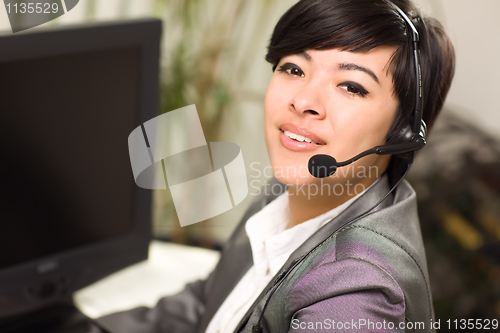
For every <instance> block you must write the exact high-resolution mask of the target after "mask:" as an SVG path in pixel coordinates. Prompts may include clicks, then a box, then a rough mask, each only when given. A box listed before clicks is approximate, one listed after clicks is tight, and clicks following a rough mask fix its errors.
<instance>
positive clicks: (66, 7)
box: [3, 0, 80, 33]
mask: <svg viewBox="0 0 500 333" xmlns="http://www.w3.org/2000/svg"><path fill="white" fill-rule="evenodd" d="M79 1H80V0H3V2H4V5H5V10H6V11H7V16H8V17H9V22H10V26H11V28H12V32H14V33H16V32H20V31H23V30H27V29H30V28H33V27H36V26H39V25H42V24H44V23H47V22H49V21H52V20H54V19H56V18H58V17H60V16H63V15H64V14H66V13H67V12H69V11H70V10H72V9H73V8H75V7H76V5H78V2H79Z"/></svg>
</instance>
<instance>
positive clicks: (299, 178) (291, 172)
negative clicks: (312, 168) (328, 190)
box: [271, 157, 320, 186]
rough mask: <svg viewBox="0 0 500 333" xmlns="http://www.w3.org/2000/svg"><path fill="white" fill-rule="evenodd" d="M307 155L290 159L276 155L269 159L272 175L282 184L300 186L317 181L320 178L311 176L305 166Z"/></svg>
mask: <svg viewBox="0 0 500 333" xmlns="http://www.w3.org/2000/svg"><path fill="white" fill-rule="evenodd" d="M308 161H309V157H307V158H305V157H304V158H302V157H301V158H299V159H297V160H291V159H290V158H284V157H277V158H274V159H272V160H271V166H272V170H273V175H274V177H275V178H276V179H277V180H278V181H279V182H280V183H282V184H285V185H289V186H300V185H307V184H312V183H318V182H319V181H320V179H318V178H315V177H313V176H312V175H311V174H310V173H309V170H308V168H307V163H308Z"/></svg>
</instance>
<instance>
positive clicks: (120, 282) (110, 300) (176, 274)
mask: <svg viewBox="0 0 500 333" xmlns="http://www.w3.org/2000/svg"><path fill="white" fill-rule="evenodd" d="M218 260H219V252H218V251H214V250H207V249H202V248H197V247H191V246H185V245H179V244H172V243H166V242H160V241H152V242H151V245H150V248H149V259H148V260H147V261H143V262H140V263H138V264H135V265H132V266H130V267H127V268H125V269H123V270H121V271H119V272H116V273H114V274H112V275H110V276H108V277H106V278H104V279H102V280H100V281H98V282H96V283H94V284H92V285H90V286H88V287H86V288H84V289H81V290H79V291H78V292H76V293H75V294H74V297H73V299H74V302H75V305H76V306H77V307H78V308H79V309H80V311H82V312H83V313H84V314H85V315H87V316H88V317H90V318H97V317H101V316H103V315H106V314H109V313H113V312H116V311H122V310H127V309H131V308H135V307H138V306H148V307H153V306H155V304H156V302H157V301H158V299H159V298H161V297H162V296H166V295H172V294H175V293H177V292H179V291H181V290H182V289H183V288H184V285H185V284H186V283H188V282H192V281H195V280H198V279H203V278H206V277H207V276H208V274H209V273H210V272H211V271H212V270H213V268H214V267H215V265H216V264H217V262H218Z"/></svg>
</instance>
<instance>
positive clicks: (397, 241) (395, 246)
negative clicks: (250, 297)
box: [94, 176, 434, 333]
mask: <svg viewBox="0 0 500 333" xmlns="http://www.w3.org/2000/svg"><path fill="white" fill-rule="evenodd" d="M388 191H389V186H388V181H387V176H383V179H381V180H380V181H379V182H378V183H377V184H375V185H374V186H373V187H371V188H370V189H369V190H368V191H367V192H366V193H365V194H364V195H362V196H361V197H360V198H359V199H358V200H356V201H355V202H354V203H353V204H351V205H350V206H349V207H348V208H347V209H346V210H345V211H344V212H342V213H341V214H340V215H339V216H337V217H336V218H335V219H333V220H332V221H330V222H329V223H327V224H326V225H324V226H323V227H322V228H321V229H320V230H318V231H317V232H316V233H314V234H313V235H312V236H311V237H310V238H309V239H307V240H306V241H305V242H304V243H303V244H302V245H301V246H300V247H299V248H298V249H297V250H296V251H295V252H293V253H292V255H291V256H290V258H289V259H288V260H287V262H286V263H285V264H284V265H283V267H282V268H281V270H280V271H279V272H278V274H277V275H276V277H275V278H274V279H273V280H272V281H271V282H270V283H269V284H268V286H267V287H266V288H265V289H264V291H263V292H262V293H261V294H260V296H259V297H258V298H257V300H256V301H255V302H254V304H253V305H252V306H251V308H250V309H249V310H248V311H247V313H246V315H245V316H244V318H243V319H242V320H241V322H240V323H239V325H238V327H237V330H236V332H252V327H253V326H254V325H255V324H256V323H257V322H258V321H259V318H260V317H261V316H262V318H261V321H260V323H261V327H262V329H263V332H371V331H376V332H434V330H433V329H432V328H431V320H432V319H433V318H434V313H433V308H432V299H431V294H430V288H429V282H428V281H429V279H428V273H427V264H426V260H425V252H424V247H423V243H422V236H421V232H420V226H419V221H418V215H417V207H416V197H415V192H414V191H413V189H412V188H411V186H410V185H409V184H408V183H407V182H406V181H403V182H402V183H401V184H400V185H399V186H398V187H397V188H396V190H395V193H394V194H391V195H390V196H389V197H388V198H387V199H386V200H385V201H384V202H383V203H382V204H381V205H379V206H378V207H377V208H376V209H375V210H374V211H372V212H371V213H370V214H368V215H367V216H365V217H362V218H360V219H357V220H355V221H352V222H350V223H348V224H347V225H346V223H347V222H349V221H351V220H352V219H354V218H356V217H357V216H359V215H360V214H362V213H363V212H365V211H367V210H368V209H369V208H371V207H372V206H373V205H375V204H376V203H377V202H378V201H379V200H380V199H381V198H382V197H384V195H386V194H387V192H388ZM265 192H266V191H263V192H262V193H263V194H264V193H265ZM269 192H270V191H269ZM269 192H268V193H269ZM273 199H274V197H273V196H266V195H261V196H260V197H258V198H257V199H256V200H255V201H254V202H253V204H252V205H251V207H250V208H249V209H248V211H247V212H246V214H245V216H244V217H243V219H242V221H241V223H240V224H239V225H238V226H237V228H236V230H235V232H234V234H233V235H232V237H231V238H230V240H229V241H228V243H227V244H226V246H225V247H224V249H223V251H222V255H221V259H220V261H219V263H218V264H217V266H216V268H215V269H214V271H213V272H212V273H211V274H210V276H209V277H208V279H206V280H202V281H197V282H194V283H190V284H188V285H187V286H186V288H185V289H184V290H183V291H182V292H181V293H179V294H177V295H173V296H168V297H165V298H162V299H161V300H160V301H159V302H158V304H157V306H156V307H155V308H153V309H149V308H144V307H142V308H137V309H134V310H130V311H126V312H121V313H117V314H112V315H109V316H106V317H103V318H100V319H98V320H97V321H96V324H97V325H98V326H100V327H101V328H104V329H105V330H108V331H109V332H112V333H160V332H172V333H184V332H186V333H187V332H189V333H194V332H199V333H201V332H204V331H205V330H206V328H207V326H208V324H209V322H210V320H211V319H212V317H213V316H214V314H215V312H216V311H217V309H218V308H219V307H220V305H221V304H222V302H223V301H224V300H225V298H226V297H227V296H228V295H229V293H230V292H231V291H232V289H233V288H234V287H235V286H236V284H237V283H238V281H239V280H240V279H241V278H242V277H243V275H244V274H245V273H246V272H247V270H248V269H249V268H250V267H251V265H252V254H251V249H250V244H249V240H248V237H247V235H246V232H245V228H244V226H245V222H246V221H247V219H248V218H249V217H250V216H252V215H253V214H254V213H256V212H257V211H258V210H260V209H261V208H262V207H264V206H265V205H267V204H268V203H269V202H270V201H272V200H273ZM318 244H320V245H318ZM313 248H315V250H314V251H312V253H310V254H309V255H307V256H305V255H306V254H307V253H308V252H309V251H311V250H312V249H313ZM287 272H288V273H287ZM278 280H281V281H280V284H279V286H278V285H276V282H277V281H278ZM271 294H272V296H270V295H271ZM266 302H267V306H266V305H265V304H266ZM264 306H266V308H265V311H264V313H263V314H262V310H263V308H264ZM94 329H95V331H96V332H99V331H100V330H99V329H98V328H97V326H96V327H95V328H94Z"/></svg>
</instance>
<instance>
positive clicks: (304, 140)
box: [280, 124, 325, 151]
mask: <svg viewBox="0 0 500 333" xmlns="http://www.w3.org/2000/svg"><path fill="white" fill-rule="evenodd" d="M280 130H281V138H280V139H281V144H282V145H283V146H284V147H285V148H288V149H290V150H293V151H310V150H315V149H318V148H319V147H321V146H323V145H325V143H324V141H322V140H321V139H320V138H319V137H318V136H316V135H315V134H314V133H312V132H310V131H308V130H307V129H305V128H301V127H297V126H295V125H293V124H284V125H283V126H281V128H280Z"/></svg>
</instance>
